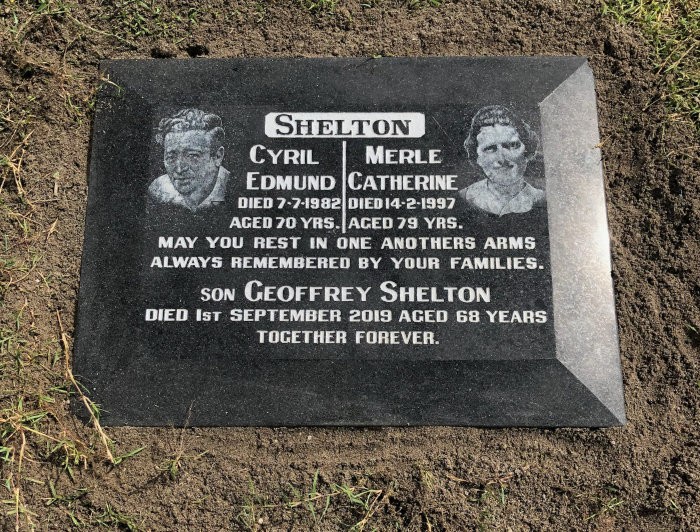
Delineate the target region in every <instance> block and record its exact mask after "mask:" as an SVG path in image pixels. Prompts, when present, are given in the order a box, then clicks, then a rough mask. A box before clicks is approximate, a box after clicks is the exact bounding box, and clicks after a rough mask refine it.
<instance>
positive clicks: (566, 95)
mask: <svg viewBox="0 0 700 532" xmlns="http://www.w3.org/2000/svg"><path fill="white" fill-rule="evenodd" d="M540 111H541V121H542V145H543V154H544V164H545V175H546V193H547V197H548V199H549V201H548V211H549V232H550V248H551V267H552V290H553V294H552V295H553V306H554V329H555V336H556V346H557V358H558V359H559V360H560V361H561V362H562V364H564V366H565V367H566V368H567V369H569V370H570V371H571V373H572V374H573V375H575V376H576V378H577V379H579V381H580V382H581V383H583V384H584V385H585V386H586V387H587V388H588V389H589V390H590V391H591V392H592V393H593V394H594V395H595V396H596V397H597V398H598V399H599V400H600V401H601V403H602V404H603V405H605V407H606V408H608V409H609V410H610V412H611V414H613V415H614V416H615V418H616V419H617V420H618V421H619V423H620V424H621V425H622V424H624V423H625V422H626V417H625V406H624V394H623V388H622V372H621V367H620V353H619V341H618V333H617V320H616V314H615V298H614V293H613V284H612V276H611V260H610V241H609V236H608V223H607V211H606V202H605V187H604V181H603V167H602V162H601V153H600V147H599V142H600V138H599V134H598V120H597V108H596V97H595V84H594V79H593V73H592V71H591V69H590V66H589V65H588V63H587V62H586V63H584V64H583V65H581V67H579V68H578V69H577V70H576V71H575V72H574V73H573V74H572V75H571V76H570V77H569V78H567V79H566V80H565V81H564V82H562V83H561V85H559V86H558V87H557V88H556V89H555V90H554V91H553V92H552V93H551V94H549V95H548V96H547V97H546V98H545V99H544V100H543V101H542V102H541V103H540ZM553 198H556V199H553Z"/></svg>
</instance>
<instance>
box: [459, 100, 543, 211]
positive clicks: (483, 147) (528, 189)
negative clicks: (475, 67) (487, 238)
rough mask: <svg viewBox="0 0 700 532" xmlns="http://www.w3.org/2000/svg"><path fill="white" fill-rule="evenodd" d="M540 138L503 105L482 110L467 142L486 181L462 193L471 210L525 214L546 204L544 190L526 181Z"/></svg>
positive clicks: (472, 161) (482, 180)
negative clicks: (528, 166) (526, 174)
mask: <svg viewBox="0 0 700 532" xmlns="http://www.w3.org/2000/svg"><path fill="white" fill-rule="evenodd" d="M538 147H539V138H538V136H537V134H536V133H535V132H534V131H533V130H532V129H530V127H529V126H528V125H527V124H526V123H525V122H523V121H522V120H521V119H520V118H519V117H518V116H517V115H516V114H515V113H513V112H512V111H510V110H509V109H507V108H506V107H503V106H501V105H490V106H487V107H482V108H481V109H479V110H478V111H477V112H476V114H475V115H474V117H473V118H472V122H471V127H470V129H469V135H468V136H467V138H466V140H465V141H464V148H465V150H466V152H467V157H468V159H469V162H470V163H471V164H472V165H474V166H476V167H477V168H478V169H479V170H480V172H481V174H482V175H483V179H481V180H480V181H477V182H475V183H473V184H471V185H470V186H468V187H466V188H463V189H462V190H460V191H459V193H458V195H459V197H460V198H461V199H462V200H463V201H464V202H465V204H466V206H467V207H469V208H476V209H479V210H482V211H485V212H488V213H491V214H495V215H497V216H499V217H500V216H505V215H506V214H516V213H525V212H529V211H530V210H532V209H533V208H534V207H537V206H541V205H543V204H544V202H545V193H544V191H543V190H541V189H539V188H536V187H534V186H532V185H531V184H529V183H527V182H526V181H525V170H526V169H527V165H528V163H529V162H530V161H531V160H532V159H533V158H534V157H535V155H536V154H537V150H538Z"/></svg>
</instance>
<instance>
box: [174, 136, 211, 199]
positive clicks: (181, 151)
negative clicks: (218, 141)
mask: <svg viewBox="0 0 700 532" xmlns="http://www.w3.org/2000/svg"><path fill="white" fill-rule="evenodd" d="M211 136H212V135H211V133H207V132H206V131H199V130H192V131H183V132H170V133H168V134H167V135H166V136H165V140H164V142H163V145H164V152H165V153H164V163H165V170H166V171H167V172H168V176H169V177H170V180H171V181H172V183H173V186H174V187H175V190H177V191H178V192H179V193H180V194H182V195H183V196H185V197H187V198H190V199H193V200H196V202H197V203H199V202H201V201H202V200H203V199H204V198H206V196H208V195H209V193H210V192H211V190H212V189H213V187H214V182H215V181H216V177H217V175H218V173H219V166H220V165H221V161H222V160H223V157H224V148H223V147H220V148H219V149H218V150H217V151H215V152H214V154H212V153H211Z"/></svg>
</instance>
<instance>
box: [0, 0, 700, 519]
mask: <svg viewBox="0 0 700 532" xmlns="http://www.w3.org/2000/svg"><path fill="white" fill-rule="evenodd" d="M363 3H364V2H363ZM371 3H372V4H376V5H374V6H372V7H363V6H362V5H361V0H348V1H342V2H340V4H339V8H338V9H337V10H336V12H335V14H321V15H318V14H312V13H309V12H308V11H306V10H304V9H303V8H302V7H300V5H299V3H297V2H295V1H291V0H290V1H285V2H282V1H280V2H274V3H265V4H262V3H256V2H237V3H236V4H235V6H234V7H235V8H236V9H233V8H231V7H230V6H229V7H227V4H228V2H224V1H223V0H220V1H208V2H202V3H199V4H197V3H194V2H184V1H183V2H172V3H168V6H167V7H164V8H163V9H164V11H163V13H164V14H161V15H159V16H160V17H161V18H160V19H158V18H149V19H147V21H146V23H147V24H149V25H150V27H151V30H152V31H153V32H154V34H153V35H152V36H149V35H145V36H135V35H134V31H135V30H133V29H132V30H131V33H127V32H126V24H127V23H128V22H129V21H132V19H131V18H130V17H129V13H131V11H129V9H132V8H133V5H135V4H150V3H149V2H136V3H134V2H132V3H131V4H128V3H126V2H97V1H90V2H84V3H81V4H82V5H80V6H75V7H74V8H73V9H72V11H71V13H70V14H69V15H68V14H61V13H56V14H47V13H44V14H38V15H35V16H34V17H33V18H31V19H28V18H27V17H28V13H30V12H31V10H32V9H33V10H35V11H36V9H37V8H36V4H37V3H36V2H33V3H31V6H32V9H30V8H29V7H27V6H29V4H30V2H18V3H17V4H18V5H15V4H14V3H13V2H6V3H4V4H3V6H4V7H0V24H2V29H1V30H0V31H1V32H2V33H1V34H0V91H1V93H2V105H3V106H4V105H5V104H6V103H7V104H8V110H11V111H12V114H11V115H10V118H11V119H12V122H9V121H7V120H6V121H4V122H0V125H2V127H1V128H0V153H2V154H5V155H9V152H10V151H11V148H12V146H13V144H12V143H13V142H14V143H15V144H14V145H16V142H17V138H18V135H20V134H21V133H22V132H28V131H30V130H32V131H33V133H32V135H31V137H30V138H29V139H28V140H26V142H25V145H24V149H25V152H24V156H23V160H22V165H21V173H20V178H21V182H20V184H21V185H22V186H23V187H24V189H25V194H24V195H23V196H22V195H21V194H18V186H17V184H16V183H15V180H14V178H13V177H12V174H11V173H6V174H5V175H6V182H5V184H4V186H3V190H2V194H1V196H0V200H1V201H2V205H3V211H2V212H3V214H4V215H5V216H4V217H3V219H2V220H1V221H0V223H1V224H2V229H3V234H4V235H6V240H5V246H4V252H5V253H6V255H7V256H10V257H25V258H24V259H22V260H27V261H29V260H30V258H27V257H31V256H32V255H34V256H35V259H36V264H35V267H34V269H33V270H29V273H28V274H26V275H23V274H21V273H17V272H15V273H12V271H13V270H11V269H8V271H10V274H8V277H6V278H5V279H4V281H5V282H7V285H8V286H9V290H8V291H7V292H6V293H5V294H4V296H5V302H4V306H3V310H2V328H3V330H4V331H5V333H4V334H5V336H6V335H7V334H8V333H7V331H11V332H12V334H14V335H16V336H17V337H18V338H19V337H21V338H23V339H24V341H25V342H26V343H24V344H15V346H14V347H13V345H12V342H10V343H4V344H3V348H2V352H1V353H0V355H1V356H2V357H3V358H2V361H1V365H0V369H1V370H2V371H1V372H0V399H1V400H2V404H3V408H8V407H9V406H10V405H14V407H15V408H16V407H17V402H18V400H19V398H23V401H24V405H23V408H24V411H30V410H31V409H37V408H39V407H41V408H42V409H45V410H47V411H49V412H50V414H51V415H50V417H49V418H47V419H45V420H44V421H43V422H41V423H39V424H37V425H35V427H36V428H37V430H41V431H43V432H46V433H47V434H49V435H51V436H52V437H53V438H56V440H58V441H53V440H50V439H46V438H44V437H40V436H38V435H37V434H35V433H32V432H30V431H24V435H25V436H26V446H25V447H24V448H22V439H21V437H20V436H21V435H22V434H20V432H17V433H15V434H14V435H13V436H12V437H9V438H8V439H6V440H4V444H5V445H7V446H13V447H14V448H15V453H14V454H13V455H12V457H13V459H12V460H9V461H7V462H0V465H2V466H3V472H2V478H3V479H7V480H6V481H4V483H5V487H3V486H0V491H2V497H0V499H7V500H8V501H10V502H8V501H4V504H3V516H2V517H0V525H4V527H5V529H14V527H15V526H16V524H17V523H19V527H20V528H22V529H28V528H30V527H31V523H33V524H34V525H35V526H36V528H38V529H40V530H63V529H68V528H71V527H72V526H74V525H75V523H79V522H83V523H84V524H85V526H86V527H87V528H92V527H97V526H99V523H100V521H102V522H103V524H105V525H108V526H110V527H114V528H119V527H122V528H128V525H129V524H135V525H138V527H139V528H141V529H147V530H149V529H150V530H222V529H224V530H225V529H261V530H314V529H318V530H338V529H348V528H349V527H350V526H351V525H352V524H355V523H358V522H360V521H361V519H362V518H363V517H365V516H367V517H368V519H367V523H366V526H365V527H364V529H365V530H372V529H375V528H376V529H377V530H470V529H475V528H486V529H491V528H493V529H499V530H505V529H512V530H543V529H555V530H566V529H572V528H573V529H596V530H622V529H625V530H693V529H697V528H698V527H700V510H699V508H700V505H699V504H698V503H699V502H700V492H699V490H700V484H699V483H700V443H699V442H700V424H698V419H699V417H698V415H699V413H700V411H699V407H700V369H699V364H698V352H699V349H700V334H699V333H698V330H700V310H699V308H698V301H699V300H700V278H699V271H700V268H699V267H698V264H700V262H699V261H700V250H699V247H698V245H699V244H698V230H699V228H700V225H699V224H698V217H699V216H700V194H699V193H698V187H699V184H700V173H699V172H698V164H697V163H698V160H697V145H698V138H697V136H696V135H697V134H696V131H695V130H694V129H693V127H692V126H691V125H687V124H686V125H684V124H683V123H680V122H674V121H673V118H672V117H669V116H668V114H667V112H666V111H665V109H664V106H663V103H662V102H660V101H659V98H660V96H661V93H662V88H663V86H664V83H665V80H662V79H659V77H658V76H657V75H656V73H655V69H654V67H653V65H652V63H651V60H650V55H651V52H652V50H651V49H650V48H649V47H648V45H646V44H645V41H644V40H643V38H642V37H641V36H640V35H639V34H638V33H636V32H635V31H634V30H632V29H630V28H627V27H623V26H620V25H618V24H616V23H614V22H612V21H611V19H609V18H607V17H603V16H602V15H601V14H600V6H599V5H598V3H597V2H594V1H590V2H586V3H575V4H574V3H571V4H567V3H564V2H557V1H554V0H551V1H547V0H529V1H523V2H520V3H519V5H517V6H516V5H515V3H512V2H508V1H506V0H493V1H491V2H488V3H484V4H481V3H476V2H474V3H473V2H445V3H444V4H443V5H442V6H441V7H439V8H431V7H426V8H422V9H409V8H408V7H407V6H406V5H405V4H402V3H398V2H395V1H391V0H386V1H383V2H376V1H375V2H371ZM19 4H21V5H19ZM25 4H26V5H25ZM103 4H107V5H103ZM121 4H127V7H126V8H122V9H121V10H120V9H119V8H117V7H114V6H115V5H121ZM171 4H173V5H171ZM174 4H177V5H174ZM50 5H52V6H54V8H55V7H56V5H58V4H56V3H55V2H51V3H50ZM129 5H131V6H132V7H131V8H129V7H128V6H129ZM195 6H196V7H197V9H198V12H197V14H196V18H197V23H196V24H193V23H187V15H188V10H189V9H190V8H194V7H195ZM170 12H176V13H179V14H180V15H181V16H183V17H184V22H179V23H178V22H174V21H173V20H174V19H171V18H168V17H170V14H169V13H170ZM13 13H18V14H19V15H20V19H19V24H20V25H22V24H23V23H24V22H25V21H27V22H26V24H25V25H23V26H21V27H20V28H19V34H20V37H19V38H16V37H15V36H13V34H12V33H11V32H10V31H9V29H8V28H10V27H12V26H13V25H14V24H15V23H14V22H13ZM76 20H77V21H80V23H79V22H76ZM159 21H165V22H168V23H170V24H171V26H170V29H168V30H167V33H164V30H163V29H162V27H161V26H159V24H160V22H159ZM132 22H133V21H132ZM165 22H163V23H165ZM88 25H89V26H90V27H88ZM102 32H108V33H117V34H119V35H121V36H123V37H124V38H126V39H128V40H129V42H128V43H127V42H123V41H120V40H118V39H115V38H114V37H110V36H109V35H106V34H104V33H102ZM173 43H175V44H173ZM376 54H381V55H385V56H388V55H396V56H426V55H502V54H509V55H520V54H524V55H534V54H543V55H562V54H567V55H568V54H576V55H583V56H588V57H589V58H590V61H591V66H592V68H593V70H594V73H595V76H596V79H597V91H598V102H599V117H600V128H601V135H602V139H603V143H602V148H603V154H604V162H605V175H606V185H607V194H608V213H609V219H610V231H611V240H612V250H613V265H614V272H613V274H614V281H615V288H616V292H617V310H618V317H619V330H620V340H621V353H622V367H623V370H624V380H625V397H626V405H627V415H628V419H629V422H628V424H627V425H626V426H625V427H623V428H620V429H605V430H572V429H562V430H535V429H532V430H524V429H502V430H482V429H468V428H467V429H465V428H448V427H445V428H405V429H401V428H386V429H347V428H342V429H326V428H324V429H309V428H304V429H298V428H290V429H268V428H262V429H254V428H250V429H248V428H246V429H228V428H222V429H187V430H184V431H180V430H164V429H130V428H124V429H108V434H109V436H110V437H111V438H113V439H114V440H115V442H116V448H117V452H118V453H119V452H121V453H124V452H127V451H129V450H132V449H135V448H140V447H143V448H144V449H143V450H142V451H141V452H140V453H139V454H137V455H135V456H133V457H131V458H128V459H126V460H124V461H123V463H121V464H120V465H118V466H116V467H108V466H107V464H106V462H105V461H104V460H103V458H102V457H103V453H101V450H100V449H101V448H100V444H99V440H98V439H97V438H96V435H95V433H94V431H92V430H91V429H89V428H87V427H84V426H82V425H81V424H80V423H79V422H78V421H76V420H74V419H73V418H72V417H71V416H70V414H69V413H68V409H67V402H66V400H65V394H62V393H61V391H60V390H58V391H57V390H51V387H53V386H60V385H62V383H63V382H64V379H63V377H62V376H61V374H62V362H61V346H60V343H59V340H58V339H59V337H60V336H59V326H58V323H57V319H56V312H57V311H58V312H60V315H61V317H62V320H63V325H64V327H65V329H66V332H67V333H68V334H70V333H71V332H72V327H73V318H74V312H75V306H76V293H77V287H78V280H79V277H78V272H79V266H80V254H81V246H82V235H83V220H84V213H85V204H86V197H87V186H86V176H87V158H88V145H89V139H90V104H91V102H92V101H93V97H94V92H95V88H96V86H97V85H98V74H97V64H98V61H99V60H100V59H103V58H145V57H172V56H177V57H187V56H188V55H192V56H195V55H207V56H209V57H234V56H235V57H240V56H373V55H376ZM162 60H167V59H162ZM68 96H70V101H69V100H68V98H67V97H68ZM76 106H77V107H76ZM21 109H24V110H25V112H26V113H28V114H30V115H32V116H31V117H29V116H26V117H25V118H27V119H28V120H29V122H28V124H27V125H24V124H22V123H21V120H22V118H23V115H22V113H21V111H20V110H21ZM15 126H17V128H15ZM15 129H16V132H15V134H14V135H13V132H14V131H15ZM18 153H21V152H18ZM13 160H16V158H15V159H13ZM0 161H2V159H0ZM2 166H3V164H2V163H1V162H0V170H2V168H1V167H2ZM21 198H24V201H21ZM10 211H12V212H15V213H19V215H20V216H17V215H9V214H8V213H9V212H10ZM22 216H26V217H28V218H27V219H29V220H30V222H29V232H28V233H25V232H24V231H23V230H20V229H18V227H19V225H18V224H19V223H20V222H22V221H23V220H24V219H25V218H22ZM54 222H56V224H55V225H52V224H54ZM18 260H19V259H18ZM25 269H26V268H25ZM3 271H4V270H3ZM10 275H11V277H10ZM18 316H19V318H20V319H19V320H18V321H19V328H18V329H17V325H16V323H15V320H16V319H17V318H18ZM12 353H19V355H17V356H16V357H15V356H14V355H12ZM32 357H33V360H32ZM54 358H55V360H54ZM52 362H53V363H52ZM40 394H43V395H46V396H48V397H51V398H53V399H54V400H55V402H46V401H43V402H42V400H40V399H37V397H38V396H39V395H40ZM18 411H19V409H18ZM3 422H4V423H5V424H4V425H3V429H2V430H5V428H7V427H8V426H10V425H8V423H7V420H3ZM7 435H8V433H7V432H6V433H5V435H4V436H3V439H4V438H6V437H7ZM68 438H71V439H75V438H78V439H79V440H80V441H81V442H84V443H80V442H79V443H78V447H77V448H78V450H80V452H81V453H83V454H84V455H85V456H86V457H87V460H85V461H83V460H81V459H80V458H79V457H78V458H75V455H73V454H71V452H70V445H68V444H65V443H64V444H63V445H66V447H65V449H63V448H60V445H61V443H59V441H60V440H64V439H65V440H66V441H67V439H68ZM21 448H22V450H23V454H22V455H21V456H20V449H21ZM90 448H92V449H94V451H89V449H90ZM57 449H58V450H57ZM205 452H206V454H203V455H202V454H201V453H205ZM0 456H1V454H0ZM178 456H179V458H180V460H178V465H179V469H178V472H177V474H176V475H170V474H169V473H168V472H166V471H163V470H162V469H164V468H167V466H168V465H169V462H168V461H169V460H172V459H173V458H175V457H178ZM66 459H68V460H74V461H77V462H78V463H77V464H76V463H73V464H72V466H71V469H72V472H73V477H74V478H73V479H71V476H70V475H69V474H68V473H67V472H66V468H65V465H66V463H65V461H66ZM18 460H19V461H21V462H22V464H21V471H20V470H18V467H17V465H18ZM317 471H318V491H319V492H320V493H322V494H328V493H337V492H338V489H337V488H334V487H333V484H334V483H335V484H338V485H347V486H350V487H354V488H358V487H360V486H365V487H367V488H371V489H373V490H381V492H379V491H377V492H372V493H370V494H368V497H369V502H370V503H372V502H373V501H374V503H373V504H371V507H370V508H369V509H368V510H366V509H363V508H362V506H361V505H360V504H353V503H352V501H351V500H350V498H349V497H347V496H345V495H342V494H336V495H333V496H332V497H331V498H330V504H329V507H328V511H327V512H326V514H325V515H323V516H322V517H321V512H322V510H323V507H324V506H325V504H326V501H325V498H321V499H318V500H314V504H315V507H316V516H315V517H314V513H313V512H311V510H310V509H309V504H308V503H303V504H297V505H295V504H294V503H291V504H289V503H288V501H290V500H291V501H295V500H296V501H300V500H302V499H303V498H304V497H305V494H308V493H309V492H310V491H311V489H312V482H313V478H314V474H315V472H317ZM51 486H54V488H55V492H56V494H57V495H60V496H62V497H63V498H59V499H58V500H51V497H52V494H51ZM6 488H7V490H6ZM15 488H17V489H18V491H15ZM81 489H86V490H87V491H85V492H84V493H83V492H81V491H79V490H81ZM294 489H296V490H299V492H300V494H299V493H297V494H295V492H294ZM16 494H17V497H18V504H17V507H19V508H20V510H21V509H22V508H24V509H26V510H27V511H31V512H33V514H28V513H26V512H20V515H19V519H17V518H16V516H15V515H13V514H12V512H13V511H14V510H15V504H14V502H12V501H13V498H14V497H15V495H16ZM285 503H287V504H285ZM266 504H267V506H266Z"/></svg>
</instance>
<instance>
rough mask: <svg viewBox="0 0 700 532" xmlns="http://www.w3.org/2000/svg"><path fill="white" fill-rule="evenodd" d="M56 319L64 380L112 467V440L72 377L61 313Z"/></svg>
mask: <svg viewBox="0 0 700 532" xmlns="http://www.w3.org/2000/svg"><path fill="white" fill-rule="evenodd" d="M56 317H57V318H58V327H59V330H60V333H61V346H62V347H63V356H64V360H65V368H64V369H65V373H66V378H67V379H68V380H69V381H70V383H71V384H72V385H73V387H74V388H75V390H76V393H77V394H78V397H79V398H80V400H81V401H82V403H83V404H84V405H85V409H86V410H87V411H88V414H89V415H90V421H91V422H92V425H93V427H94V428H95V430H96V431H97V433H98V434H99V435H100V440H101V441H102V444H103V445H104V450H105V455H106V456H107V460H109V462H110V463H111V464H112V465H116V461H115V459H114V455H113V454H112V450H111V446H112V440H110V438H109V437H108V436H107V434H106V433H105V431H104V429H103V428H102V425H101V424H100V420H99V417H98V415H97V411H96V405H95V403H93V402H92V401H91V400H90V399H89V398H88V397H87V396H86V395H85V393H83V390H82V388H81V387H80V385H79V384H78V382H77V381H76V380H75V377H74V376H73V370H72V369H71V364H70V342H69V340H68V335H67V334H66V332H65V330H64V329H63V322H62V321H61V313H60V312H59V311H56Z"/></svg>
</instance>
